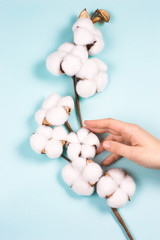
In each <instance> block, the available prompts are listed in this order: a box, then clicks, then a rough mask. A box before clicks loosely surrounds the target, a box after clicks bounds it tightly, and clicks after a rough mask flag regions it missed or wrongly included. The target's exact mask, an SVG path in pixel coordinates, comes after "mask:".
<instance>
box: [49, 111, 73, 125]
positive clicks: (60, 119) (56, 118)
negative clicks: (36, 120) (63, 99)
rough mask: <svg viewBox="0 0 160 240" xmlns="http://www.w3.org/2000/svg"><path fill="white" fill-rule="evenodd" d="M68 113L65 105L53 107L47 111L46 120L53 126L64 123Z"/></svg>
mask: <svg viewBox="0 0 160 240" xmlns="http://www.w3.org/2000/svg"><path fill="white" fill-rule="evenodd" d="M68 116H69V115H68V114H67V112H66V111H65V109H64V108H63V107H53V108H51V109H49V110H48V111H47V113H46V120H47V122H49V123H50V124H52V125H53V126H56V125H63V124H64V123H65V122H66V121H67V119H68Z"/></svg>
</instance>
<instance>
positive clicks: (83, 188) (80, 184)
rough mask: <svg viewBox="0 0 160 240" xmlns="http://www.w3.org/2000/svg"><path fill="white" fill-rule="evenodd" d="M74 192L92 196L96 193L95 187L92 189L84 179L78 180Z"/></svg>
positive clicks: (74, 185)
mask: <svg viewBox="0 0 160 240" xmlns="http://www.w3.org/2000/svg"><path fill="white" fill-rule="evenodd" d="M72 190H73V191H74V192H75V193H77V194H78V195H82V196H90V195H92V194H93V192H94V187H92V186H91V185H90V184H89V183H88V182H86V181H85V180H83V178H78V179H77V180H76V181H75V182H74V183H73V185H72Z"/></svg>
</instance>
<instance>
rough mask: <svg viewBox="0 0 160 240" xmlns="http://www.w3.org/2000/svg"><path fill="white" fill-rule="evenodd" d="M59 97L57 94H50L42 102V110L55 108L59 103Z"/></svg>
mask: <svg viewBox="0 0 160 240" xmlns="http://www.w3.org/2000/svg"><path fill="white" fill-rule="evenodd" d="M61 99H62V98H61V96H60V95H59V94H54V93H52V94H50V95H49V96H48V97H47V98H46V99H45V100H44V102H43V104H42V108H43V109H49V108H51V107H54V106H56V104H57V103H58V102H59V101H61Z"/></svg>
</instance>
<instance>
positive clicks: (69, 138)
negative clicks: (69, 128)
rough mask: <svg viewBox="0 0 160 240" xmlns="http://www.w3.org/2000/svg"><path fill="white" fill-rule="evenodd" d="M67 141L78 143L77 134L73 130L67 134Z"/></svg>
mask: <svg viewBox="0 0 160 240" xmlns="http://www.w3.org/2000/svg"><path fill="white" fill-rule="evenodd" d="M67 142H68V143H79V140H78V137H77V134H76V133H74V132H71V133H69V134H68V136H67Z"/></svg>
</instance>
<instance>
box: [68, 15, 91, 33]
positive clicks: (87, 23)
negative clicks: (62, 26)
mask: <svg viewBox="0 0 160 240" xmlns="http://www.w3.org/2000/svg"><path fill="white" fill-rule="evenodd" d="M77 28H85V29H88V30H89V31H91V32H92V31H94V30H95V27H94V24H93V23H92V21H91V20H90V19H89V18H78V20H77V21H76V22H75V23H74V25H73V27H72V30H73V32H74V31H75V30H77Z"/></svg>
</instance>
